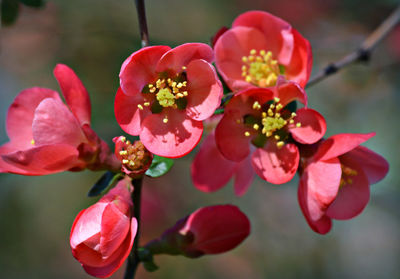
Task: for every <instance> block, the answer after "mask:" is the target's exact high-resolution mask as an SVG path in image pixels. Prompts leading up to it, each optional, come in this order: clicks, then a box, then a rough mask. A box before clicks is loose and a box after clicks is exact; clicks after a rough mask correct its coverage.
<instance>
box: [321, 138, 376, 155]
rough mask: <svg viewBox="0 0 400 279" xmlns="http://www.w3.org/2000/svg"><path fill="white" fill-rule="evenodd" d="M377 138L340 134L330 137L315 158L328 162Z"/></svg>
mask: <svg viewBox="0 0 400 279" xmlns="http://www.w3.org/2000/svg"><path fill="white" fill-rule="evenodd" d="M373 136H375V133H369V134H338V135H334V136H331V137H329V138H328V139H327V140H326V141H324V142H323V143H322V144H321V145H320V146H319V147H318V151H317V154H315V156H314V158H315V159H316V160H317V159H318V160H328V159H331V158H335V157H338V156H340V155H343V154H345V153H347V152H349V151H350V150H353V149H354V148H356V147H357V146H359V145H360V144H362V143H363V142H365V141H367V140H368V139H370V138H372V137H373Z"/></svg>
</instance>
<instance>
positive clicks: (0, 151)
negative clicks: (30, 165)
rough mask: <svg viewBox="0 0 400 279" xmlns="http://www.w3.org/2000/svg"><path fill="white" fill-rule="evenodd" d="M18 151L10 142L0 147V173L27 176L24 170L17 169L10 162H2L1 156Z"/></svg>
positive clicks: (27, 172) (27, 173)
mask: <svg viewBox="0 0 400 279" xmlns="http://www.w3.org/2000/svg"><path fill="white" fill-rule="evenodd" d="M16 151H18V149H16V147H15V146H14V144H13V143H12V142H7V143H5V144H3V145H2V146H0V173H15V174H22V175H29V171H28V170H26V169H24V168H22V169H21V168H18V167H17V166H16V165H14V164H13V163H12V162H10V163H7V162H6V161H4V160H3V157H2V156H3V155H7V154H9V153H14V152H16Z"/></svg>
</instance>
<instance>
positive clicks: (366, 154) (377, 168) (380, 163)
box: [341, 146, 389, 184]
mask: <svg viewBox="0 0 400 279" xmlns="http://www.w3.org/2000/svg"><path fill="white" fill-rule="evenodd" d="M342 157H343V158H345V159H347V158H349V159H350V158H351V160H353V161H356V162H357V164H358V165H359V166H360V167H361V168H362V170H363V172H364V174H365V175H366V176H367V178H368V181H369V183H370V184H375V183H377V182H378V181H380V180H382V179H383V178H384V177H385V176H386V174H387V173H388V171H389V163H388V162H387V161H386V160H385V158H383V157H382V156H381V155H379V154H377V153H375V152H373V151H372V150H369V149H368V148H366V147H364V146H358V147H356V148H354V149H353V150H351V151H350V152H348V153H346V154H344V155H342ZM342 157H341V158H342Z"/></svg>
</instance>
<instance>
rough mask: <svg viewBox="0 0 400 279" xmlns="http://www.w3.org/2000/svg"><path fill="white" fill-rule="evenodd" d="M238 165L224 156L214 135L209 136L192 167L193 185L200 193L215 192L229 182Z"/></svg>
mask: <svg viewBox="0 0 400 279" xmlns="http://www.w3.org/2000/svg"><path fill="white" fill-rule="evenodd" d="M236 164H237V163H236V162H233V161H229V160H227V159H225V157H224V156H222V154H221V153H220V152H219V150H218V148H217V145H216V143H215V138H214V133H212V134H209V135H208V136H207V138H206V139H205V140H204V142H203V143H202V145H201V147H200V150H199V152H198V153H197V154H196V157H195V158H194V160H193V162H192V165H191V167H190V171H191V176H192V181H193V184H194V186H195V187H196V188H197V189H199V190H200V191H203V192H215V191H217V190H219V189H221V188H222V187H224V186H225V185H226V184H227V183H228V182H229V180H230V179H231V177H232V176H233V174H234V170H235V168H236Z"/></svg>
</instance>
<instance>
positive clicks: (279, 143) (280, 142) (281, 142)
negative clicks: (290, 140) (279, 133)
mask: <svg viewBox="0 0 400 279" xmlns="http://www.w3.org/2000/svg"><path fill="white" fill-rule="evenodd" d="M284 145H285V142H283V141H278V142H277V143H276V146H277V147H278V148H282V146H284Z"/></svg>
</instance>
